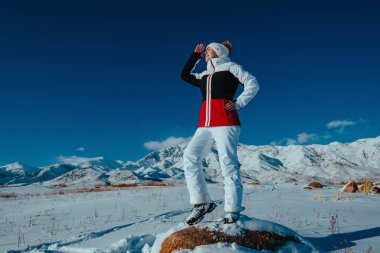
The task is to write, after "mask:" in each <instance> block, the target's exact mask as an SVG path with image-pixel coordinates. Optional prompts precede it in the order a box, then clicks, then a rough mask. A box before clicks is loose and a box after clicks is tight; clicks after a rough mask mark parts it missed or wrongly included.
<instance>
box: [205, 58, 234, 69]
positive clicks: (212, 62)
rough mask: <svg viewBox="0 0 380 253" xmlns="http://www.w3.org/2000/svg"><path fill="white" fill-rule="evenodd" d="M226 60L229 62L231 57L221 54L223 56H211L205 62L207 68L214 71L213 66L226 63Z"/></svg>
mask: <svg viewBox="0 0 380 253" xmlns="http://www.w3.org/2000/svg"><path fill="white" fill-rule="evenodd" d="M228 62H231V59H230V58H229V57H228V56H226V55H223V56H221V57H217V58H211V59H210V60H209V61H208V62H207V70H208V71H214V67H215V68H216V67H217V66H219V65H221V64H224V63H228ZM213 66H214V67H213Z"/></svg>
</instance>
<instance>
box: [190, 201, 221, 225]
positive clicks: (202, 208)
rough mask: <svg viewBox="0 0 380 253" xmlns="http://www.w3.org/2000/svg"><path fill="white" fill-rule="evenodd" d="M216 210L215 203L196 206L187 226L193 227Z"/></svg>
mask: <svg viewBox="0 0 380 253" xmlns="http://www.w3.org/2000/svg"><path fill="white" fill-rule="evenodd" d="M215 208H216V204H215V203H214V202H211V203H203V204H197V205H194V208H193V211H192V212H191V214H190V215H189V217H187V219H186V224H187V225H190V226H191V225H194V224H197V223H199V222H201V221H202V220H203V218H204V217H205V214H206V213H211V212H212V211H213V210H214V209H215Z"/></svg>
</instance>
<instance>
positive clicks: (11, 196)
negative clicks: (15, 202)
mask: <svg viewBox="0 0 380 253" xmlns="http://www.w3.org/2000/svg"><path fill="white" fill-rule="evenodd" d="M16 197H17V195H16V193H14V192H11V193H4V194H0V198H3V199H15V198H16Z"/></svg>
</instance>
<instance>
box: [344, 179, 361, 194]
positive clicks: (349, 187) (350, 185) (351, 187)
mask: <svg viewBox="0 0 380 253" xmlns="http://www.w3.org/2000/svg"><path fill="white" fill-rule="evenodd" d="M357 190H358V184H357V183H356V182H355V181H351V182H349V183H347V184H346V185H345V186H343V192H356V191H357Z"/></svg>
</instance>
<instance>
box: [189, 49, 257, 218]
mask: <svg viewBox="0 0 380 253" xmlns="http://www.w3.org/2000/svg"><path fill="white" fill-rule="evenodd" d="M200 59H201V54H200V53H196V52H193V53H192V54H191V56H190V58H189V59H188V61H187V63H186V64H185V66H184V68H183V71H182V74H181V77H182V79H183V80H184V81H186V82H187V83H189V84H191V85H193V86H196V87H199V89H200V91H201V94H202V97H203V103H202V106H201V110H200V118H199V122H198V129H197V130H196V132H195V134H194V136H193V138H192V139H191V141H190V143H189V144H188V146H187V147H186V149H185V152H184V156H183V158H184V161H183V166H184V171H185V177H186V183H187V187H188V190H189V194H190V204H193V205H195V204H201V203H206V202H210V201H211V198H210V195H209V193H208V191H207V187H206V181H205V176H204V171H203V169H202V165H201V163H202V161H203V159H204V158H205V157H206V155H207V154H208V153H209V152H210V150H211V148H212V145H213V144H214V142H215V145H216V148H217V150H218V155H219V163H220V167H221V169H222V175H223V182H224V190H225V206H224V210H225V211H226V212H240V211H241V210H242V209H243V208H242V195H243V186H242V184H241V178H240V170H239V164H238V156H237V145H238V143H239V135H240V120H239V116H238V113H237V111H236V110H231V111H227V110H226V108H225V106H226V104H227V103H228V102H229V101H232V100H233V98H234V96H235V93H236V91H237V88H238V85H239V83H241V84H242V85H243V86H244V90H243V92H242V93H241V94H240V95H239V96H238V98H237V99H236V100H235V103H236V108H237V109H240V108H243V107H244V106H246V105H247V104H248V103H249V102H250V101H251V100H252V99H253V97H254V96H255V95H256V94H257V92H258V90H259V85H258V83H257V81H256V78H255V77H254V76H252V75H251V74H250V73H248V72H247V71H245V70H244V69H243V67H242V66H240V65H238V64H236V63H234V62H231V60H230V59H229V57H228V56H226V55H223V56H220V57H217V58H212V59H210V60H209V61H208V62H207V70H205V71H203V72H202V73H192V71H193V70H194V69H195V67H196V64H197V63H198V62H199V61H200Z"/></svg>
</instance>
